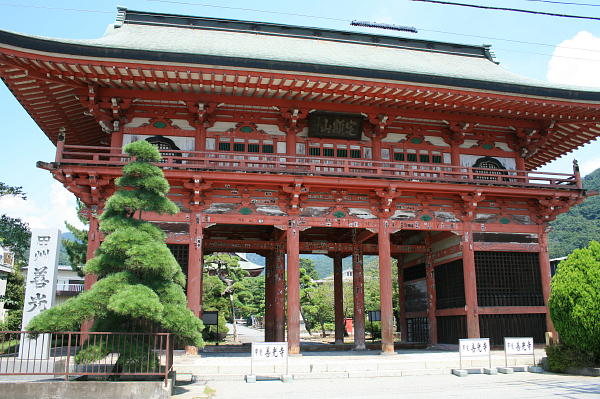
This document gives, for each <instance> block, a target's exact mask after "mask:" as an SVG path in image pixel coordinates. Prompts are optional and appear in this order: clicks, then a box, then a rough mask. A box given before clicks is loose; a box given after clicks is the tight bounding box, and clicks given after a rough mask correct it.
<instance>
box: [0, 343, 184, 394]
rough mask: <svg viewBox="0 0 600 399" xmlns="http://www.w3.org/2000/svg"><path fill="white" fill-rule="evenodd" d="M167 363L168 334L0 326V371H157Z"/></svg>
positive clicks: (162, 372) (69, 375) (110, 374)
mask: <svg viewBox="0 0 600 399" xmlns="http://www.w3.org/2000/svg"><path fill="white" fill-rule="evenodd" d="M172 367H173V337H172V335H171V334H169V333H126V332H123V333H120V332H119V333H113V332H86V333H82V332H56V333H47V334H40V335H38V336H37V337H34V336H32V335H30V333H29V332H27V331H0V376H2V375H11V376H15V375H20V376H47V375H51V376H55V377H59V376H64V378H65V379H66V380H67V381H68V380H69V379H74V378H77V377H81V376H104V377H105V378H116V377H118V376H130V377H133V376H135V378H143V376H160V377H163V378H164V381H165V384H166V383H167V380H168V378H169V373H170V372H171V370H172Z"/></svg>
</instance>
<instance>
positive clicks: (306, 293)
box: [300, 258, 334, 336]
mask: <svg viewBox="0 0 600 399" xmlns="http://www.w3.org/2000/svg"><path fill="white" fill-rule="evenodd" d="M316 277H317V273H316V271H315V266H314V262H313V261H312V260H311V259H306V258H304V259H302V258H301V259H300V307H301V311H302V317H303V318H304V322H305V325H306V329H307V330H308V331H311V330H312V329H314V328H316V327H318V326H319V327H320V328H321V334H322V335H323V336H325V335H326V329H325V323H327V322H332V321H333V318H334V315H333V285H332V284H331V283H323V284H320V285H318V284H317V283H316V282H315V281H314V280H315V279H316Z"/></svg>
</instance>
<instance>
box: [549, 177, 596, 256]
mask: <svg viewBox="0 0 600 399" xmlns="http://www.w3.org/2000/svg"><path fill="white" fill-rule="evenodd" d="M583 187H584V188H585V189H587V190H589V191H598V192H600V169H596V170H595V171H593V172H592V173H590V174H589V175H587V176H585V177H584V178H583ZM550 225H551V226H552V231H551V232H550V234H549V247H550V258H558V257H561V256H567V255H568V254H569V253H571V252H572V251H573V250H574V249H577V248H583V247H585V246H587V245H588V243H589V242H590V241H591V240H600V196H598V195H596V196H593V197H589V198H588V199H586V200H585V201H584V202H583V203H582V204H579V205H577V206H575V207H573V208H571V210H569V212H567V213H564V214H562V215H560V216H559V217H557V218H556V220H555V221H554V222H552V223H550Z"/></svg>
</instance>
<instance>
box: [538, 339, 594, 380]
mask: <svg viewBox="0 0 600 399" xmlns="http://www.w3.org/2000/svg"><path fill="white" fill-rule="evenodd" d="M546 355H547V357H548V369H549V370H550V371H553V372H555V373H563V372H565V371H566V370H567V369H568V368H569V367H577V368H580V367H594V366H596V365H597V364H595V362H594V356H593V355H592V354H591V353H589V352H584V351H581V350H579V349H577V348H571V347H568V346H566V345H550V346H548V347H546Z"/></svg>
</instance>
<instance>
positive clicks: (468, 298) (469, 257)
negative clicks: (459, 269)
mask: <svg viewBox="0 0 600 399" xmlns="http://www.w3.org/2000/svg"><path fill="white" fill-rule="evenodd" d="M462 254H463V280H464V284H465V310H466V313H467V315H466V316H467V336H468V338H479V315H478V308H477V306H478V305H477V279H476V277H475V252H473V232H472V227H471V223H470V222H468V221H466V222H464V234H463V242H462Z"/></svg>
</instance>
